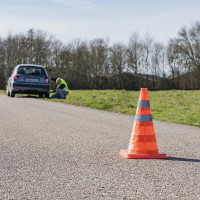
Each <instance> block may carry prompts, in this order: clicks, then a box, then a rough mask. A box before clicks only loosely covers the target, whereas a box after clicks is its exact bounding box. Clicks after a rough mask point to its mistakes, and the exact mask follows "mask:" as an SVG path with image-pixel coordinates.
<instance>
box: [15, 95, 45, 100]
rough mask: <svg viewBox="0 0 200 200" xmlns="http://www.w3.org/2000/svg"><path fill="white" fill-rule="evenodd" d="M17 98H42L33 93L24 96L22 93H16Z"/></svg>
mask: <svg viewBox="0 0 200 200" xmlns="http://www.w3.org/2000/svg"><path fill="white" fill-rule="evenodd" d="M16 97H17V98H34V99H41V97H39V96H33V95H27V96H22V95H16Z"/></svg>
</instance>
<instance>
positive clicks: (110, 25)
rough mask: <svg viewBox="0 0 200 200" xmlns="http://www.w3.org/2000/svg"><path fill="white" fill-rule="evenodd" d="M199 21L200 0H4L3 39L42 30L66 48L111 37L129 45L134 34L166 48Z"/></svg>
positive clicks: (0, 2) (0, 4) (0, 10)
mask: <svg viewBox="0 0 200 200" xmlns="http://www.w3.org/2000/svg"><path fill="white" fill-rule="evenodd" d="M197 20H200V1H199V0H0V36H1V37H5V36H6V35H7V34H8V33H9V32H12V33H13V34H16V33H25V32H26V31H27V30H28V29H29V28H34V29H36V30H37V29H40V30H42V31H44V32H46V33H48V34H50V35H53V36H54V37H55V38H56V39H58V40H61V41H62V42H63V43H67V42H69V41H71V40H73V39H76V38H79V39H81V40H92V39H94V38H99V37H100V38H105V39H106V38H109V40H110V42H112V43H113V42H123V43H125V44H127V42H128V40H129V37H130V36H131V34H132V33H133V32H138V33H139V35H140V36H143V35H145V34H146V33H148V34H150V36H152V37H153V38H154V39H155V40H156V41H160V42H163V43H166V42H167V41H168V40H169V38H172V37H175V36H177V33H178V31H179V30H180V29H181V28H182V27H183V26H187V27H190V26H191V24H192V23H194V22H195V21H197Z"/></svg>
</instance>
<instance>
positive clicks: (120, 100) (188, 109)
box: [1, 90, 200, 126]
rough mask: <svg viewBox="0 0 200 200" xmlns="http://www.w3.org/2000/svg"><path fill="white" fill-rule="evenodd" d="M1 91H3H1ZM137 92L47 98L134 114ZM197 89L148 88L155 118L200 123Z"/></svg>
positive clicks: (76, 92)
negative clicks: (156, 89)
mask: <svg viewBox="0 0 200 200" xmlns="http://www.w3.org/2000/svg"><path fill="white" fill-rule="evenodd" d="M1 92H2V91H1ZM139 94H140V92H139V91H126V90H70V94H69V95H68V96H67V100H58V99H55V100H50V101H56V102H62V103H69V104H73V105H79V106H88V107H91V108H96V109H100V110H108V111H114V112H120V113H126V114H131V115H135V112H136V109H137V103H138V99H139ZM199 97H200V91H199V90H190V91H186V90H168V91H149V100H150V106H151V112H152V116H153V118H154V119H158V120H164V121H169V122H176V123H182V124H190V125H196V126H200V112H199V110H200V101H199Z"/></svg>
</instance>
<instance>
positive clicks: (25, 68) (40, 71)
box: [17, 66, 46, 76]
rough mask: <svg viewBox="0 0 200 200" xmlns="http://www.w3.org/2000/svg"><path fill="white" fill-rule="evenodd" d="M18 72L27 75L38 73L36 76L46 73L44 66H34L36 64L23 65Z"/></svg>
mask: <svg viewBox="0 0 200 200" xmlns="http://www.w3.org/2000/svg"><path fill="white" fill-rule="evenodd" d="M17 73H18V74H25V75H36V76H44V75H46V73H45V70H44V69H43V68H42V67H34V66H21V67H19V68H18V70H17Z"/></svg>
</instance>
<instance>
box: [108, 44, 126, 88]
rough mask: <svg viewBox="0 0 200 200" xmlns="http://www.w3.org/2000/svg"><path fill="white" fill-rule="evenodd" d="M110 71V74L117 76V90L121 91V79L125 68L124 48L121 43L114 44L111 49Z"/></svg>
mask: <svg viewBox="0 0 200 200" xmlns="http://www.w3.org/2000/svg"><path fill="white" fill-rule="evenodd" d="M110 62H111V69H112V74H113V75H117V78H118V80H117V82H118V86H117V88H119V89H123V77H122V73H123V72H124V70H125V68H126V47H125V46H124V45H123V44H121V43H115V44H114V45H113V47H112V48H111V56H110Z"/></svg>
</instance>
